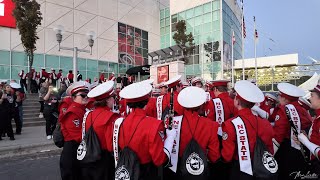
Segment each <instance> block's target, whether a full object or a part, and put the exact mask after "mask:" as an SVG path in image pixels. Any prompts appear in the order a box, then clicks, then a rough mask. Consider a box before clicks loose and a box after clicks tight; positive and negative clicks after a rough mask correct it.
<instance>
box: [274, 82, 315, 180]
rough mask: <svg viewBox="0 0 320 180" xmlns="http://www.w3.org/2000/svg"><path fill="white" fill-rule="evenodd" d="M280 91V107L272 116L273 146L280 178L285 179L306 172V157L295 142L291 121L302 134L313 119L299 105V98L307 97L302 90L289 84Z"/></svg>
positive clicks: (282, 86) (282, 84) (280, 87)
mask: <svg viewBox="0 0 320 180" xmlns="http://www.w3.org/2000/svg"><path fill="white" fill-rule="evenodd" d="M278 89H279V94H278V99H279V103H280V105H279V108H277V109H275V111H274V112H273V114H272V116H273V117H274V118H275V119H273V120H272V121H274V122H275V124H274V127H273V130H274V133H275V137H274V139H273V144H274V151H275V153H276V154H275V157H276V159H277V160H278V163H279V172H280V174H279V178H280V179H285V178H287V177H289V176H290V174H291V173H292V172H294V171H304V170H306V169H305V168H306V163H305V160H304V159H305V155H302V154H301V147H300V146H299V145H298V144H297V143H296V142H295V141H294V137H295V136H296V135H295V133H294V130H293V128H292V126H291V125H290V121H291V122H292V124H294V126H295V128H296V129H297V131H298V133H300V132H302V131H304V130H306V129H308V128H309V127H310V126H311V122H312V118H311V116H310V114H309V113H308V112H307V111H306V110H305V109H304V108H303V107H301V106H300V104H299V103H298V99H299V97H302V96H303V95H305V92H304V91H303V90H302V89H300V88H298V87H297V86H294V85H292V84H289V83H279V84H278ZM278 149H279V150H278ZM277 150H278V152H277ZM292 157H295V158H292Z"/></svg>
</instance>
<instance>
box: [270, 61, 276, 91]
mask: <svg viewBox="0 0 320 180" xmlns="http://www.w3.org/2000/svg"><path fill="white" fill-rule="evenodd" d="M270 68H271V73H272V84H271V91H273V84H274V70H275V69H276V66H271V67H270Z"/></svg>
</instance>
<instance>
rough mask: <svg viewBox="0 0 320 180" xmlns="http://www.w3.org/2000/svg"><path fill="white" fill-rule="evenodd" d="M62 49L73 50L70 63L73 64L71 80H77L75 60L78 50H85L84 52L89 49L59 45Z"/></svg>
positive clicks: (87, 51)
mask: <svg viewBox="0 0 320 180" xmlns="http://www.w3.org/2000/svg"><path fill="white" fill-rule="evenodd" d="M60 49H62V50H67V51H73V59H72V64H73V70H72V71H73V82H77V60H78V53H79V52H85V53H91V51H89V50H86V49H79V48H78V47H74V48H69V47H63V46H60V47H59V51H60Z"/></svg>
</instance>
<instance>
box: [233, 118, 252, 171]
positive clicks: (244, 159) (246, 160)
mask: <svg viewBox="0 0 320 180" xmlns="http://www.w3.org/2000/svg"><path fill="white" fill-rule="evenodd" d="M231 122H232V123H233V125H234V128H235V129H236V133H237V145H238V157H239V164H240V171H242V172H244V173H246V174H249V175H251V176H252V175H253V172H252V165H251V157H250V149H249V140H248V136H247V131H246V126H245V125H244V122H243V121H242V119H241V118H240V117H237V118H235V119H233V120H232V121H231Z"/></svg>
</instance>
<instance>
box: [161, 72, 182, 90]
mask: <svg viewBox="0 0 320 180" xmlns="http://www.w3.org/2000/svg"><path fill="white" fill-rule="evenodd" d="M180 81H181V75H176V76H175V77H173V78H171V79H169V80H168V81H167V82H165V83H164V84H165V85H167V86H168V87H169V88H173V87H175V86H176V85H178V84H179V83H180Z"/></svg>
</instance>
